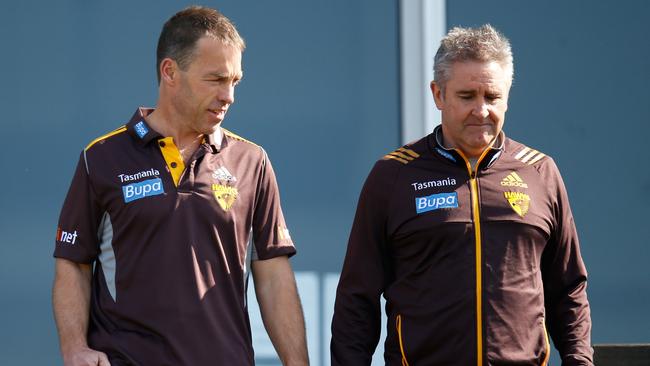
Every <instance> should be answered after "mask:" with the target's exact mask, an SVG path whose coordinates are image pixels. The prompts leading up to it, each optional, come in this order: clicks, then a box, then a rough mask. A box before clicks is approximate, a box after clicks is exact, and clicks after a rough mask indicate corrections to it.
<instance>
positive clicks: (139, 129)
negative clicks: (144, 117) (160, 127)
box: [134, 121, 149, 138]
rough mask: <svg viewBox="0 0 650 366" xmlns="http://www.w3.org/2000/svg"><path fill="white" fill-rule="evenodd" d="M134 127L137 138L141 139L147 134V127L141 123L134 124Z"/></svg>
mask: <svg viewBox="0 0 650 366" xmlns="http://www.w3.org/2000/svg"><path fill="white" fill-rule="evenodd" d="M134 127H135V133H137V134H138V136H140V138H143V137H144V135H146V134H147V133H148V132H149V129H148V128H147V126H146V125H145V124H144V122H143V121H140V122H138V123H136V124H135V126H134Z"/></svg>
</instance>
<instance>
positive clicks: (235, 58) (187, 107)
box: [172, 36, 242, 134]
mask: <svg viewBox="0 0 650 366" xmlns="http://www.w3.org/2000/svg"><path fill="white" fill-rule="evenodd" d="M241 77H242V71H241V51H240V50H239V49H238V48H236V47H235V46H231V45H228V44H224V43H223V42H221V41H219V40H217V39H215V38H213V37H209V36H205V37H203V38H201V39H199V40H198V41H197V45H196V49H195V51H194V56H193V59H192V61H191V62H190V64H189V65H188V66H187V68H186V70H184V71H180V76H179V78H180V79H179V84H178V90H177V93H176V97H175V98H174V100H173V102H172V103H174V105H175V109H176V110H177V112H178V114H179V115H180V116H179V117H180V118H181V119H182V121H183V124H184V125H185V128H186V129H188V130H191V131H194V132H196V133H200V134H211V133H213V132H214V131H215V130H216V129H217V128H218V126H219V125H220V124H221V122H222V121H223V119H224V118H225V116H226V112H227V111H228V108H229V107H230V105H231V104H232V103H234V89H235V86H236V85H237V84H238V82H239V80H240V79H241Z"/></svg>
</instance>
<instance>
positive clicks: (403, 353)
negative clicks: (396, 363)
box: [395, 314, 409, 366]
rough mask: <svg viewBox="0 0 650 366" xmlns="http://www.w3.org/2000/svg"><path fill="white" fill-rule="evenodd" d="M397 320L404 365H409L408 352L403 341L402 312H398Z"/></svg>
mask: <svg viewBox="0 0 650 366" xmlns="http://www.w3.org/2000/svg"><path fill="white" fill-rule="evenodd" d="M395 322H396V324H395V326H396V327H397V338H398V339H399V351H400V352H401V353H402V366H409V362H408V361H407V360H406V353H405V352H404V342H403V341H402V316H401V315H400V314H397V318H395Z"/></svg>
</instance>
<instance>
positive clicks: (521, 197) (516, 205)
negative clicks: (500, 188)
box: [503, 192, 530, 217]
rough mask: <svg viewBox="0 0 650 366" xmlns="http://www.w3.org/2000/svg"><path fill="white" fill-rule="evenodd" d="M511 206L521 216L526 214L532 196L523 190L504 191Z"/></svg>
mask: <svg viewBox="0 0 650 366" xmlns="http://www.w3.org/2000/svg"><path fill="white" fill-rule="evenodd" d="M503 194H504V195H505V197H506V199H507V200H508V203H510V207H512V209H513V210H514V211H515V212H516V213H517V214H518V215H519V216H521V217H524V216H526V214H527V213H528V208H529V207H530V197H529V196H528V195H527V194H526V193H522V192H503Z"/></svg>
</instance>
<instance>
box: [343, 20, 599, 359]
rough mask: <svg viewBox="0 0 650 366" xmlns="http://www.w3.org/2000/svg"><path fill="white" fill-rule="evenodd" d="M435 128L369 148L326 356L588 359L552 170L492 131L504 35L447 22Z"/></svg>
mask: <svg viewBox="0 0 650 366" xmlns="http://www.w3.org/2000/svg"><path fill="white" fill-rule="evenodd" d="M434 73H435V75H434V81H432V82H431V91H432V93H433V98H434V101H435V104H436V106H437V107H438V109H440V110H441V112H442V122H441V126H439V127H437V128H436V129H435V130H434V131H433V132H432V133H431V134H430V135H428V136H425V137H423V138H422V139H420V140H418V141H415V142H412V143H409V144H407V145H405V146H403V147H401V148H399V149H397V150H395V151H393V152H391V153H389V154H387V155H386V156H384V158H383V159H381V160H379V161H378V162H377V163H376V164H375V166H374V168H373V169H372V171H371V172H370V174H369V176H368V178H367V180H366V183H365V185H364V187H363V190H362V192H361V195H360V198H359V203H358V207H357V213H356V217H355V219H354V224H353V227H352V231H351V234H350V240H349V244H348V251H347V255H346V258H345V263H344V266H343V272H342V275H341V279H340V282H339V286H338V291H337V297H336V305H335V311H334V319H333V322H332V344H331V351H332V356H331V359H332V365H341V366H354V365H370V362H371V357H372V354H373V352H374V350H375V347H376V345H377V342H378V338H379V334H380V317H381V309H380V305H379V304H380V302H379V297H380V296H381V295H383V296H384V297H385V298H386V314H387V317H388V329H387V330H388V332H387V333H388V335H387V339H386V343H385V347H384V348H385V354H384V358H385V360H386V364H387V365H401V366H406V365H478V366H483V365H546V364H547V363H548V359H549V354H550V340H549V336H550V338H552V339H553V342H554V344H555V347H556V348H557V349H558V351H559V353H560V356H561V358H562V363H563V365H587V366H588V365H593V361H592V349H591V341H590V331H591V319H590V310H589V303H588V301H587V294H586V285H587V272H586V269H585V265H584V263H583V261H582V258H581V255H580V248H579V243H578V236H577V232H576V228H575V225H574V221H573V216H572V214H571V208H570V205H569V200H568V197H567V192H566V189H565V187H564V184H563V181H562V178H561V176H560V173H559V171H558V168H557V166H556V165H555V163H554V162H553V160H552V159H551V158H550V157H548V156H546V155H545V154H543V153H541V152H539V151H537V150H535V149H533V148H530V147H528V146H525V145H523V144H521V143H519V142H516V141H514V140H511V139H510V138H508V137H506V136H505V134H504V132H503V131H502V127H503V123H504V119H505V113H506V110H507V108H508V93H509V91H510V86H511V84H512V75H513V64H512V52H511V49H510V44H509V42H508V40H507V39H506V38H505V37H504V36H503V35H502V34H500V33H499V32H497V31H496V30H495V29H494V28H492V27H491V26H489V25H485V26H482V27H480V28H477V29H472V28H454V29H452V30H451V31H450V32H449V33H448V34H447V36H446V37H445V38H444V39H443V40H442V43H441V45H440V48H439V49H438V52H437V54H436V56H435V66H434Z"/></svg>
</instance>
